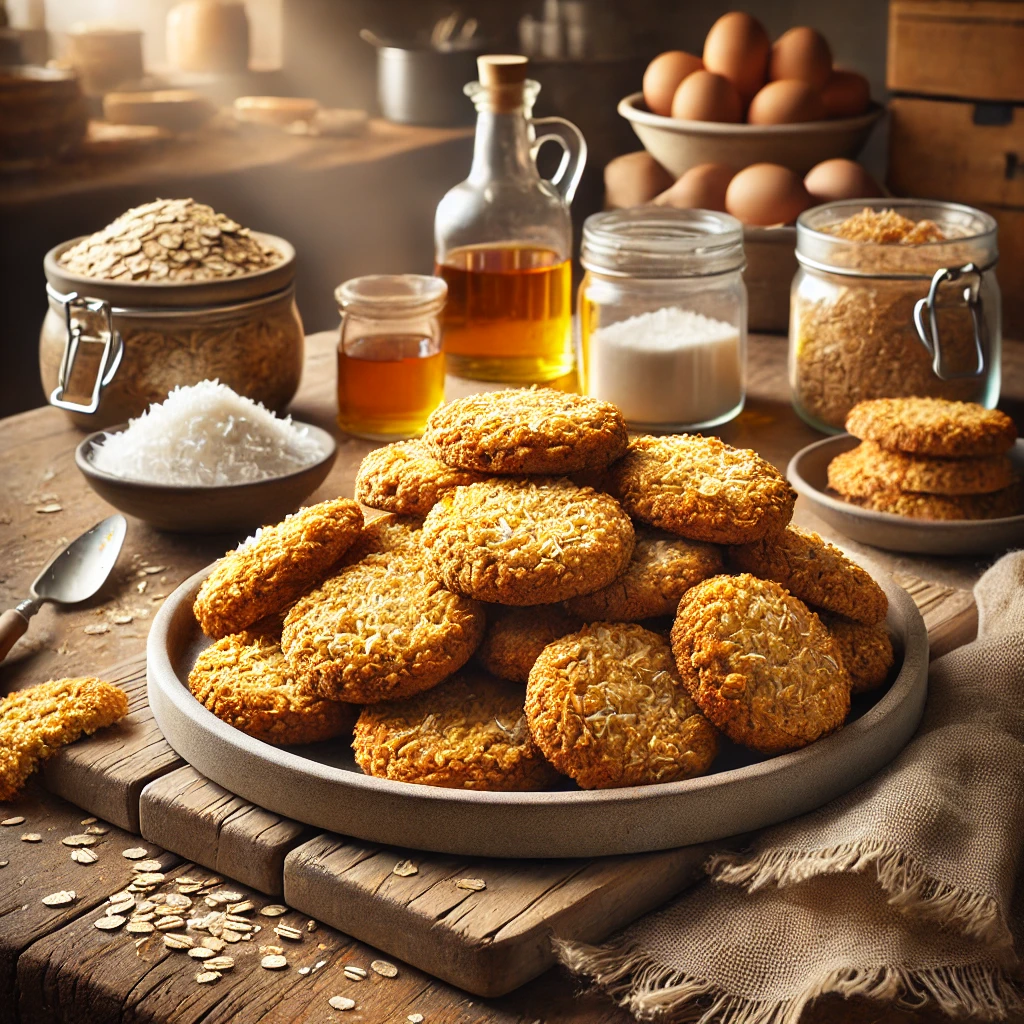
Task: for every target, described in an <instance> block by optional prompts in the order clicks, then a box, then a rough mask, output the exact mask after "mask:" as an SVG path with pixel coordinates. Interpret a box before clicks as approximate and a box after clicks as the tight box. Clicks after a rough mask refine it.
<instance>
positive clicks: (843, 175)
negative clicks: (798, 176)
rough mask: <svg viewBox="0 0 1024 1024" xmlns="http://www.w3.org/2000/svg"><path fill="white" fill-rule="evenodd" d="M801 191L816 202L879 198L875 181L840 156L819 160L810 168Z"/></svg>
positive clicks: (879, 190)
mask: <svg viewBox="0 0 1024 1024" xmlns="http://www.w3.org/2000/svg"><path fill="white" fill-rule="evenodd" d="M804 188H806V189H807V191H808V192H809V193H810V194H811V195H812V196H813V197H814V199H815V201H816V202H819V203H831V202H833V201H834V200H836V199H867V198H870V197H872V196H880V195H882V190H881V188H880V187H879V185H878V182H877V181H875V179H874V178H872V177H871V175H870V174H868V172H867V171H865V170H864V168H863V167H861V165H860V164H859V163H857V162H856V161H855V160H844V159H843V158H842V157H836V158H835V159H834V160H823V161H822V162H821V163H820V164H817V165H816V166H815V167H812V168H811V169H810V170H809V171H808V172H807V177H805V178H804Z"/></svg>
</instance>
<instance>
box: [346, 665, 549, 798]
mask: <svg viewBox="0 0 1024 1024" xmlns="http://www.w3.org/2000/svg"><path fill="white" fill-rule="evenodd" d="M352 748H353V750H354V751H355V755H356V763H357V764H358V765H359V767H360V768H362V770H363V771H364V772H366V774H367V775H374V776H376V777H377V778H381V779H394V780H396V781H398V782H415V783H418V784H420V785H423V786H444V787H446V788H448V789H480V790H497V791H502V792H523V791H526V790H535V789H544V788H546V787H547V786H550V785H551V784H552V783H553V782H555V781H557V779H558V775H557V773H556V772H555V770H554V769H553V768H552V767H551V765H549V764H548V763H547V761H545V760H544V757H543V755H542V754H541V752H540V751H539V750H538V749H537V747H536V745H535V744H534V742H533V738H532V737H531V736H530V730H529V729H528V728H527V725H526V715H525V712H524V711H523V688H522V687H521V686H517V685H515V684H514V683H510V682H507V681H505V680H503V679H495V678H494V677H492V676H488V675H486V674H485V673H483V672H472V671H464V672H460V673H459V674H458V675H456V676H453V677H452V678H451V679H449V680H447V681H446V682H445V683H444V684H443V685H441V686H439V687H438V688H437V689H436V690H432V691H431V692H430V693H427V694H423V695H422V696H419V697H413V698H411V699H409V700H403V701H397V702H395V703H392V704H378V705H375V706H374V707H367V708H363V711H362V713H361V714H360V716H359V721H358V722H357V723H356V728H355V739H354V740H353V742H352Z"/></svg>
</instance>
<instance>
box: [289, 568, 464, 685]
mask: <svg viewBox="0 0 1024 1024" xmlns="http://www.w3.org/2000/svg"><path fill="white" fill-rule="evenodd" d="M483 633H484V611H483V608H482V607H481V606H480V605H479V604H478V603H477V602H475V601H471V600H469V599H468V598H465V597H460V596H458V595H456V594H452V593H450V592H449V591H447V590H445V589H444V588H443V587H442V586H441V584H440V583H437V582H436V581H435V580H433V579H431V578H430V577H429V576H428V575H427V573H426V571H425V568H424V565H423V562H422V560H421V559H420V558H419V557H418V556H417V557H413V556H407V555H403V554H402V553H401V552H388V553H385V554H378V555H367V556H366V557H365V558H364V559H363V560H362V561H361V562H357V563H356V564H355V565H349V566H346V567H345V568H344V569H342V570H341V572H339V573H338V574H337V575H336V576H332V577H331V578H330V579H329V580H327V582H326V583H324V584H323V585H322V586H320V587H318V588H317V589H316V590H314V591H312V592H311V593H309V594H307V595H306V596H305V597H302V598H300V599H299V600H298V601H297V602H296V603H295V605H294V606H293V607H292V609H291V610H290V611H289V612H288V615H287V616H286V617H285V621H284V630H283V632H282V636H281V647H282V649H283V650H284V653H285V657H286V658H287V659H288V662H289V664H291V666H292V668H293V669H294V670H295V672H296V673H297V674H298V675H299V677H300V680H301V683H302V688H303V689H304V690H305V691H306V692H307V693H311V694H314V695H316V696H319V697H326V698H328V699H329V700H341V701H346V702H348V703H352V704H376V703H378V702H380V701H385V700H400V699H402V698H403V697H410V696H412V695H413V694H416V693H420V692H422V691H423V690H429V689H430V688H431V687H433V686H436V685H437V684H438V683H439V682H441V680H442V679H445V678H447V677H448V676H450V675H451V674H452V673H453V672H455V671H457V670H458V669H460V668H461V667H462V666H463V665H464V664H465V663H466V662H467V661H468V660H469V658H470V656H471V655H472V654H473V652H474V651H475V650H476V648H477V647H478V646H479V644H480V640H481V639H482V637H483Z"/></svg>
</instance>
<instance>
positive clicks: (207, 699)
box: [188, 618, 356, 746]
mask: <svg viewBox="0 0 1024 1024" xmlns="http://www.w3.org/2000/svg"><path fill="white" fill-rule="evenodd" d="M188 688H189V690H191V691H192V696H194V697H195V698H196V700H197V701H199V703H200V704H202V705H203V707H205V708H206V709H207V710H208V711H212V712H213V714H215V715H216V716H217V717H218V718H219V719H221V720H222V721H224V722H227V724H228V725H231V726H234V728H236V729H239V730H240V731H241V732H244V733H246V734H247V735H249V736H254V737H255V738H256V739H258V740H263V741H264V742H266V743H274V744H276V745H279V746H280V745H284V744H291V743H319V742H321V741H322V740H329V739H333V738H334V737H336V736H340V735H342V734H343V733H346V732H349V731H351V729H352V725H353V723H354V722H355V719H356V712H355V709H354V708H353V707H352V705H350V704H341V703H339V702H337V701H332V700H324V699H323V698H320V697H311V696H309V695H308V694H306V693H304V692H302V690H301V688H300V686H299V681H298V678H297V676H296V674H295V672H294V671H293V670H292V668H291V666H290V665H289V664H288V662H287V661H286V660H285V656H284V652H283V651H282V650H281V622H280V620H279V619H277V618H275V619H272V620H263V621H262V622H258V623H255V624H254V626H253V627H252V628H251V629H247V630H243V631H242V632H241V633H232V634H231V635H230V636H226V637H223V638H222V639H220V640H217V641H215V642H214V643H213V644H212V645H211V646H210V647H207V648H206V650H204V651H203V652H202V653H201V654H200V655H199V657H198V658H197V659H196V663H195V665H194V666H193V667H192V671H191V672H190V673H189V676H188Z"/></svg>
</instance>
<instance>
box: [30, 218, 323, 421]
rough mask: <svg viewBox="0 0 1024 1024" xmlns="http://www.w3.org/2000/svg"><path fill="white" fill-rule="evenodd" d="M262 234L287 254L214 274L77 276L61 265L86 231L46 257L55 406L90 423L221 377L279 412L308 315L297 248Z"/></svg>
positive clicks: (297, 372)
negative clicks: (300, 297)
mask: <svg viewBox="0 0 1024 1024" xmlns="http://www.w3.org/2000/svg"><path fill="white" fill-rule="evenodd" d="M253 235H254V237H256V238H257V239H258V240H259V241H261V242H263V243H264V244H265V245H268V246H271V247H273V248H275V249H277V250H278V251H279V252H280V253H282V255H283V259H282V260H281V261H280V262H279V263H277V264H275V265H274V266H273V267H270V268H269V269H266V270H261V271H258V272H257V273H253V274H246V275H243V276H240V277H232V278H225V279H223V280H215V281H201V282H173V283H161V282H153V281H139V282H130V283H122V282H115V281H104V280H102V279H100V278H92V277H83V276H80V275H77V274H70V273H68V272H67V271H65V270H64V269H63V268H62V267H61V266H60V265H59V263H58V260H59V258H60V256H61V254H62V253H63V252H64V251H65V250H66V249H68V248H70V247H71V246H73V245H75V244H76V243H77V242H79V241H80V240H81V239H77V238H76V239H72V240H71V241H68V242H64V243H62V244H61V245H58V246H57V247H55V248H54V249H51V250H50V251H49V252H48V253H47V254H46V258H45V260H44V261H43V269H44V271H45V274H46V293H47V299H48V302H49V310H48V311H47V314H46V318H45V320H44V321H43V327H42V331H41V332H40V336H39V371H40V376H41V378H42V382H43V388H44V390H45V392H46V396H47V398H48V399H49V401H50V404H51V405H55V406H57V407H58V408H61V409H64V410H65V411H66V412H67V413H68V415H69V416H70V417H71V419H72V421H73V422H74V423H75V424H76V425H78V426H80V427H84V428H87V429H89V430H99V429H101V428H102V427H106V426H110V425H111V424H114V423H123V422H124V421H125V420H127V419H130V418H131V417H133V416H138V415H140V414H141V413H142V412H143V411H144V410H145V409H146V408H147V407H148V406H149V405H150V404H151V403H153V402H162V401H163V400H164V399H165V398H166V397H167V394H168V392H169V391H171V390H172V389H173V388H175V387H176V386H178V385H189V384H197V383H198V382H199V381H201V380H207V379H211V380H212V379H214V378H216V379H218V380H220V381H221V383H223V384H227V385H229V386H230V387H232V388H234V390H235V391H237V392H238V393H239V394H240V395H245V396H247V397H248V398H252V399H254V400H255V401H257V402H262V403H263V404H264V405H265V406H267V407H268V408H270V409H274V410H275V411H280V410H282V409H283V408H284V407H285V406H286V405H287V404H288V403H289V402H290V401H291V399H292V398H293V397H294V395H295V392H296V390H297V388H298V386H299V377H300V376H301V373H302V360H303V347H304V346H303V330H302V321H301V319H300V318H299V312H298V309H297V308H296V305H295V250H294V249H293V248H292V246H291V245H289V243H288V242H286V241H285V240H284V239H282V238H275V237H273V236H271V235H261V234H257V233H256V232H253Z"/></svg>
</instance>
